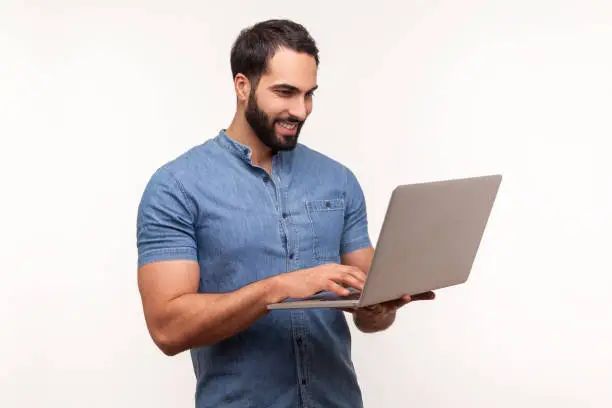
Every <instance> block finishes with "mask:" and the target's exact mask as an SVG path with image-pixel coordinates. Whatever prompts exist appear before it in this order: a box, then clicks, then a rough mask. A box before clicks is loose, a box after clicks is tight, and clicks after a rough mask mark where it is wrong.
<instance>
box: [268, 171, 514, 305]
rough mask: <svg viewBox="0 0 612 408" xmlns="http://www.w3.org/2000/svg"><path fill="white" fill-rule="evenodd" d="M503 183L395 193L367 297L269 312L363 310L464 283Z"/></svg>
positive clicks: (319, 298)
mask: <svg viewBox="0 0 612 408" xmlns="http://www.w3.org/2000/svg"><path fill="white" fill-rule="evenodd" d="M501 180H502V176H501V175H499V174H495V175H487V176H480V177H470V178H462V179H452V180H444V181H432V182H425V183H418V184H410V185H401V186H398V187H396V188H395V189H394V190H393V193H392V194H391V199H390V201H389V204H388V207H387V212H386V215H385V219H384V221H383V225H382V229H381V233H380V236H379V239H378V243H377V245H376V250H375V252H374V258H373V260H372V265H371V267H370V271H369V272H368V274H367V277H366V282H365V285H364V288H363V291H361V292H360V291H357V290H352V291H351V294H349V295H347V296H340V295H337V294H334V293H331V292H321V293H318V294H316V295H314V296H310V297H308V298H305V299H287V300H284V301H282V302H280V303H275V304H271V305H268V309H270V310H274V309H298V308H300V309H303V308H322V307H323V308H349V309H350V308H360V307H364V306H370V305H373V304H377V303H381V302H385V301H389V300H394V299H399V298H401V297H402V296H403V295H416V294H419V293H424V292H427V291H431V290H437V289H441V288H445V287H449V286H454V285H459V284H462V283H465V282H466V281H467V279H468V277H469V275H470V272H471V269H472V265H473V263H474V260H475V258H476V253H477V251H478V248H479V246H480V243H481V241H482V237H483V234H484V231H485V227H486V224H487V222H488V220H489V216H490V214H491V210H492V208H493V203H494V202H495V198H496V197H497V192H498V190H499V186H500V184H501Z"/></svg>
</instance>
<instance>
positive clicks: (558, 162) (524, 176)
mask: <svg viewBox="0 0 612 408" xmlns="http://www.w3.org/2000/svg"><path fill="white" fill-rule="evenodd" d="M272 17H288V18H292V19H295V20H296V21H298V22H301V23H303V24H304V25H305V26H306V27H307V28H308V29H309V30H310V32H311V33H312V35H313V36H314V37H315V39H316V40H317V42H318V44H319V47H320V50H321V66H320V71H319V85H320V90H319V92H318V94H317V96H316V99H315V105H314V111H313V114H312V116H311V118H310V119H309V121H308V124H307V125H306V126H305V128H304V130H303V133H302V134H303V136H302V138H301V141H302V142H303V143H305V144H307V145H309V146H311V147H313V148H315V149H318V150H320V151H322V152H324V153H326V154H328V155H330V156H332V157H334V158H336V159H338V160H340V161H341V162H343V163H345V164H346V165H348V166H349V167H351V168H352V169H353V170H354V172H355V173H356V174H357V176H358V177H359V179H360V181H361V183H362V186H363V189H364V191H365V193H366V198H367V202H368V206H369V217H370V225H371V234H372V238H373V239H374V240H376V239H377V237H378V233H379V230H380V226H381V223H382V218H383V215H384V211H385V209H386V204H387V200H388V196H389V194H390V192H391V190H392V189H393V187H394V186H395V185H396V184H399V183H409V182H417V181H424V180H433V179H442V178H452V177H462V176H470V175H479V174H487V173H497V172H500V173H503V174H504V177H505V178H504V182H503V184H502V188H501V189H500V192H499V196H498V200H497V202H496V205H495V207H494V211H493V215H492V217H491V220H490V222H489V225H488V229H487V231H486V234H485V238H484V240H483V243H482V246H481V248H480V252H479V255H478V257H477V260H476V264H475V265H474V269H473V272H472V276H471V279H470V281H469V282H468V284H466V285H463V286H461V287H457V288H452V289H448V290H444V291H440V292H438V299H436V300H435V301H434V302H423V303H420V304H414V305H410V306H407V307H406V308H405V309H403V310H402V311H401V313H400V314H399V317H398V320H397V322H396V324H395V325H394V326H393V328H392V329H390V330H389V331H387V332H384V333H379V334H375V335H365V334H361V333H359V332H357V331H354V348H353V353H354V359H355V364H356V367H357V370H358V374H359V378H360V382H361V385H362V388H363V393H364V398H365V403H366V406H368V407H391V406H397V407H399V406H402V407H403V406H410V405H416V406H419V407H435V408H442V407H487V408H489V407H496V408H497V407H499V408H503V407H516V406H520V407H544V406H546V407H553V406H554V407H572V408H574V407H577V406H579V407H610V406H612V317H611V315H612V299H611V298H610V293H611V289H612V277H611V275H612V268H611V266H612V265H611V262H610V254H611V252H612V251H611V250H610V248H611V246H612V245H611V244H612V239H611V238H610V230H611V227H612V217H611V216H610V209H611V207H612V193H611V187H610V186H611V183H610V180H609V177H610V174H611V173H612V171H611V170H612V165H611V164H610V159H609V156H610V147H609V138H610V137H611V136H612V119H611V112H612V45H611V44H612V3H610V2H609V1H608V0H602V1H592V0H582V1H578V0H576V1H558V0H557V1H553V0H549V1H545V0H529V1H527V0H513V1H510V0H507V1H493V0H491V1H484V0H482V1H479V0H463V1H453V0H438V1H425V0H423V1H418V2H417V1H408V2H406V1H402V2H400V1H396V2H385V1H376V2H374V3H371V2H363V3H359V2H354V1H336V2H331V1H308V2H296V3H292V2H287V1H274V2H271V1H266V2H262V3H260V4H256V3H255V2H251V1H249V2H244V3H243V4H239V3H238V4H237V3H236V2H218V1H215V2H204V1H195V0H194V1H189V2H186V1H180V2H177V1H172V2H170V1H166V2H163V1H144V0H142V1H138V0H121V1H119V0H115V1H76V0H74V1H69V0H55V1H52V2H42V1H38V2H37V1H28V2H26V1H11V0H3V1H2V3H0V136H1V149H0V152H1V160H0V166H1V167H0V170H1V172H0V174H1V177H2V186H1V188H2V190H1V191H2V193H1V194H2V200H1V201H0V205H1V214H2V234H0V240H1V242H0V248H1V249H0V251H2V252H1V264H0V274H1V275H2V276H1V278H2V279H1V283H0V322H1V323H2V326H1V329H0V406H2V407H7V408H8V407H51V406H58V407H59V406H62V407H83V406H87V407H111V406H112V407H133V406H142V407H151V408H152V407H179V406H180V407H185V406H192V405H193V392H194V375H193V371H192V368H191V363H190V360H189V358H188V357H189V356H188V354H187V353H183V354H181V355H179V356H177V357H174V358H169V357H165V356H163V355H162V354H161V352H159V351H158V350H157V349H156V348H155V347H154V345H153V343H152V341H151V340H150V338H149V337H148V333H147V332H146V328H145V326H144V320H143V317H142V313H141V306H140V299H139V297H138V291H137V286H136V246H135V222H136V218H135V214H136V208H137V204H138V201H139V199H140V195H141V193H142V189H143V188H144V185H145V183H146V181H147V180H148V178H149V177H150V175H151V174H152V172H153V171H154V170H155V169H156V168H157V167H159V166H160V165H161V164H163V163H164V162H166V161H167V160H169V159H171V158H173V157H175V156H176V155H178V154H180V153H182V152H183V151H185V150H186V149H188V148H190V147H191V146H193V145H195V144H199V143H201V142H203V141H204V140H206V139H209V138H211V137H213V136H215V135H216V134H217V132H218V130H219V129H220V128H222V127H224V126H227V125H228V124H229V122H230V120H231V117H232V115H233V112H234V108H235V105H234V101H235V99H234V93H233V88H232V80H231V72H230V66H229V50H230V47H231V44H232V42H233V40H234V39H235V37H236V35H237V34H238V31H239V30H240V29H241V28H243V27H245V26H247V25H250V24H252V23H254V22H256V21H259V20H262V19H267V18H272Z"/></svg>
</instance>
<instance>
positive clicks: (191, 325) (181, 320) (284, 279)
mask: <svg viewBox="0 0 612 408" xmlns="http://www.w3.org/2000/svg"><path fill="white" fill-rule="evenodd" d="M199 278H200V271H199V266H198V263H197V262H196V261H193V260H171V261H158V262H151V263H148V264H146V265H144V266H141V267H140V268H139V269H138V287H139V290H140V295H141V298H142V305H143V309H144V314H145V320H146V323H147V328H148V330H149V333H150V334H151V337H152V338H153V341H154V342H155V344H156V345H157V346H158V347H159V348H160V349H161V350H162V351H163V352H164V353H165V354H166V355H175V354H178V353H180V352H182V351H184V350H187V349H190V348H193V347H199V346H204V345H209V344H213V343H217V342H219V341H221V340H224V339H226V338H228V337H231V336H233V335H234V334H236V333H238V332H240V331H242V330H244V329H246V328H247V327H248V326H250V325H251V324H253V323H254V322H255V321H256V320H258V319H259V318H260V317H262V316H263V315H265V314H266V313H267V312H268V311H267V307H266V306H267V305H268V304H270V303H276V302H280V301H281V300H284V299H286V298H289V297H306V296H310V295H313V294H315V293H317V292H319V291H322V290H329V291H332V292H334V293H337V294H338V295H346V294H347V289H346V288H344V287H343V286H342V285H349V286H353V287H356V288H363V282H364V280H365V273H363V272H362V271H361V270H359V269H357V268H352V267H349V266H344V265H334V264H330V265H321V266H319V267H316V268H310V269H301V270H297V271H293V272H288V273H283V274H281V275H277V276H274V277H271V278H267V279H264V280H261V281H257V282H254V283H252V284H250V285H246V286H244V287H242V288H240V289H238V290H235V291H233V292H230V293H198V292H197V290H198V282H199Z"/></svg>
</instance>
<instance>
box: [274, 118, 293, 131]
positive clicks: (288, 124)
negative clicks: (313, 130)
mask: <svg viewBox="0 0 612 408" xmlns="http://www.w3.org/2000/svg"><path fill="white" fill-rule="evenodd" d="M277 123H278V124H279V126H281V127H283V128H285V129H289V130H294V129H295V128H297V126H298V122H293V121H288V120H282V121H279V122H277Z"/></svg>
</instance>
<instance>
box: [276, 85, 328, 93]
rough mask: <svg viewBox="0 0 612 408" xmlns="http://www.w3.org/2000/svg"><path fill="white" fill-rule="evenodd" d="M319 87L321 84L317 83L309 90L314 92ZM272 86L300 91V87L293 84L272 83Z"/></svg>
mask: <svg viewBox="0 0 612 408" xmlns="http://www.w3.org/2000/svg"><path fill="white" fill-rule="evenodd" d="M318 87H319V85H315V86H314V87H313V88H311V89H310V90H309V91H308V92H313V91H314V90H316V89H317V88H318ZM270 88H271V89H285V90H287V91H293V92H299V91H300V88H298V87H297V86H293V85H289V84H276V85H272V86H271V87H270Z"/></svg>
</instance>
